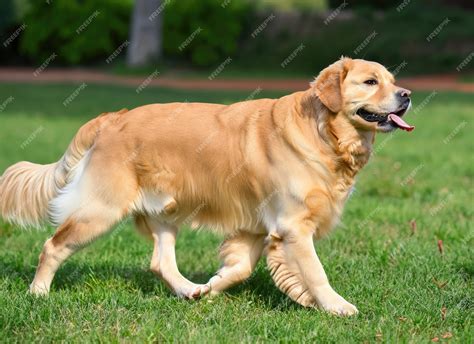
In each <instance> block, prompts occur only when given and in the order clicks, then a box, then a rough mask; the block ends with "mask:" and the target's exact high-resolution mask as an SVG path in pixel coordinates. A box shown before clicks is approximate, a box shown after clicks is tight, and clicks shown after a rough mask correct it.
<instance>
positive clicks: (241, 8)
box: [163, 0, 253, 66]
mask: <svg viewBox="0 0 474 344" xmlns="http://www.w3.org/2000/svg"><path fill="white" fill-rule="evenodd" d="M252 12H253V11H252V10H251V5H250V2H248V1H245V0H240V1H234V0H230V1H229V0H227V1H225V0H186V1H176V0H175V1H171V2H169V4H168V5H167V6H166V8H165V10H164V11H163V17H164V18H163V21H164V25H163V49H164V52H165V56H167V57H172V58H176V59H181V60H190V61H191V62H192V63H193V64H195V65H198V66H209V65H212V64H215V63H218V62H222V60H223V59H225V58H226V57H228V56H231V55H232V54H233V53H234V52H235V51H236V49H237V47H238V44H237V43H238V39H239V37H240V34H241V32H242V30H243V28H244V26H245V22H246V21H247V20H248V19H249V18H251V13H252Z"/></svg>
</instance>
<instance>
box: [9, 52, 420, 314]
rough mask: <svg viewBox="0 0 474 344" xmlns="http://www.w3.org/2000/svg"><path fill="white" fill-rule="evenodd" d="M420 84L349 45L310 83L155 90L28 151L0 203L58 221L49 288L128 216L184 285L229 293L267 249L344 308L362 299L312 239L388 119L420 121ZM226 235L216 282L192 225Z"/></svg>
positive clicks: (155, 267)
mask: <svg viewBox="0 0 474 344" xmlns="http://www.w3.org/2000/svg"><path fill="white" fill-rule="evenodd" d="M409 96H410V91H408V90H406V89H403V88H400V87H397V86H395V84H394V77H393V76H392V74H391V73H390V72H388V71H387V70H386V69H385V68H384V67H383V66H382V65H380V64H378V63H375V62H369V61H364V60H355V59H350V58H341V59H340V60H339V61H337V62H335V63H333V64H332V65H330V66H329V67H327V68H326V69H324V70H323V71H322V72H321V73H320V74H319V76H318V77H317V78H316V80H315V81H314V82H313V83H312V84H311V86H310V88H309V89H307V90H306V91H302V92H296V93H293V94H290V95H288V96H285V97H282V98H279V99H259V100H251V101H245V102H240V103H236V104H231V105H220V104H204V103H171V104H152V105H146V106H142V107H138V108H136V109H133V110H131V111H127V110H122V111H119V112H117V113H106V114H102V115H101V116H99V117H97V118H95V119H93V120H91V121H90V122H88V123H87V124H85V125H84V126H83V127H82V128H81V129H80V130H79V132H78V133H77V134H76V136H75V137H74V139H73V141H72V143H71V144H70V146H69V148H68V149H67V151H66V153H65V154H64V156H63V157H62V158H61V159H60V160H59V161H58V162H56V163H53V164H49V165H38V164H33V163H29V162H20V163H17V164H15V165H13V166H11V167H10V168H8V169H7V170H6V172H5V173H4V174H3V176H2V177H1V180H0V197H1V200H0V212H1V215H2V217H3V218H4V219H6V220H8V221H11V222H14V223H17V224H19V225H21V226H30V225H33V226H38V225H40V224H41V223H43V222H44V221H49V222H50V223H52V224H55V225H56V226H58V227H57V230H56V232H55V234H54V235H53V236H52V237H51V238H50V239H48V240H47V241H46V243H45V244H44V248H43V251H42V253H41V255H40V257H39V264H38V268H37V271H36V275H35V277H34V280H33V282H32V283H31V286H30V292H31V293H32V294H35V295H41V294H47V293H48V292H49V289H50V285H51V282H52V280H53V277H54V274H55V272H56V271H57V269H58V268H59V266H60V265H61V263H63V262H64V261H65V260H66V259H67V258H68V257H69V256H71V255H72V254H73V253H74V252H76V251H77V250H78V249H79V248H81V247H83V246H85V245H87V244H89V243H90V242H92V241H93V240H94V239H96V238H97V237H99V236H101V235H102V234H104V233H106V232H108V231H109V230H111V229H112V228H113V226H114V225H115V224H116V223H118V222H119V221H121V220H122V219H124V218H125V217H127V216H132V217H134V218H135V222H136V225H137V227H138V229H139V230H140V231H141V232H144V233H147V234H148V235H149V236H150V237H151V238H152V239H153V240H154V251H153V256H152V259H151V270H152V271H153V272H155V273H156V274H157V275H158V276H159V277H160V278H162V279H163V281H164V282H165V283H166V284H167V285H168V286H169V287H170V288H171V289H172V291H173V292H174V293H176V294H177V295H179V296H181V297H186V298H189V299H194V298H198V297H201V296H203V295H206V294H210V295H213V294H217V293H219V292H221V291H223V290H225V289H227V288H229V287H230V286H232V285H234V284H236V283H239V282H241V281H243V280H245V279H246V278H248V277H249V276H250V274H251V273H252V271H253V269H254V268H255V265H256V264H257V261H258V260H259V258H260V256H261V255H262V253H263V254H265V255H266V257H267V264H268V267H269V270H270V273H271V276H272V278H273V280H274V281H275V284H276V285H277V287H278V288H280V289H281V290H282V291H283V292H284V293H286V294H287V295H288V296H289V297H290V298H292V299H293V300H294V301H296V302H298V303H299V304H302V305H304V306H311V307H319V308H321V309H324V310H326V311H328V312H331V313H335V314H338V315H352V314H355V313H357V308H356V307H355V306H353V305H352V304H350V303H349V302H347V301H346V300H345V299H344V298H343V297H342V296H340V295H339V294H338V293H336V291H334V289H333V288H332V287H331V285H330V284H329V281H328V278H327V276H326V273H325V272H324V269H323V266H322V264H321V262H320V261H319V258H318V256H317V254H316V251H315V248H314V245H313V240H314V239H317V238H319V237H321V236H323V235H325V234H326V233H328V232H329V231H330V230H331V228H333V227H334V226H335V225H336V224H337V223H338V220H339V218H340V216H341V213H342V210H343V207H344V203H345V202H346V200H347V198H348V196H349V194H350V192H351V189H352V187H353V185H354V182H355V176H356V174H357V173H358V172H359V171H360V169H361V168H362V167H363V166H364V165H365V164H366V163H367V161H368V159H369V156H370V154H371V148H372V144H373V142H374V136H375V134H376V133H377V132H390V131H392V130H395V129H396V128H401V129H404V130H407V131H410V130H412V129H413V128H414V127H412V126H410V125H409V124H407V123H406V122H405V121H404V120H403V119H402V116H403V115H404V114H405V112H406V111H407V110H408V108H409V106H410V98H409ZM184 224H189V225H190V226H191V227H200V226H204V227H205V228H209V229H211V230H213V231H216V232H219V233H222V234H224V235H225V237H226V239H225V241H224V243H223V244H222V247H221V250H220V257H221V260H222V266H221V268H220V269H219V271H218V272H217V273H216V274H215V275H214V276H213V277H212V278H211V279H210V280H209V282H208V283H206V284H203V285H199V284H194V283H192V282H191V281H189V280H187V279H186V278H185V277H183V276H182V275H181V273H180V272H179V270H178V267H177V264H176V258H175V241H176V235H177V233H178V229H179V228H180V226H181V225H184Z"/></svg>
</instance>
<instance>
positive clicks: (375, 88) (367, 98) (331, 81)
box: [312, 58, 414, 132]
mask: <svg viewBox="0 0 474 344" xmlns="http://www.w3.org/2000/svg"><path fill="white" fill-rule="evenodd" d="M312 87H313V88H314V89H315V93H316V95H317V96H318V98H319V99H320V100H321V102H322V103H323V104H324V105H325V106H326V107H327V108H328V109H329V110H330V111H331V112H333V113H337V114H339V113H342V114H343V115H344V116H347V118H348V119H349V121H350V122H351V123H352V125H354V127H356V128H357V129H359V130H372V131H373V130H376V131H380V132H390V131H392V130H395V129H396V128H401V129H403V130H407V131H411V130H413V129H414V127H413V126H411V125H409V124H407V123H406V122H405V121H404V120H403V119H402V116H403V115H404V114H405V112H406V111H407V110H408V109H409V107H410V105H411V101H410V93H411V92H410V91H409V90H407V89H404V88H401V87H398V86H396V85H395V79H394V77H393V75H392V74H391V73H390V72H389V71H387V69H385V67H384V66H382V65H381V64H379V63H376V62H371V61H365V60H359V59H357V60H356V59H354V60H353V59H350V58H341V59H340V60H339V61H337V62H335V63H333V64H332V65H330V66H329V67H327V68H326V69H324V70H323V71H322V72H321V73H320V74H319V76H318V77H317V78H316V80H315V81H314V83H313V84H312Z"/></svg>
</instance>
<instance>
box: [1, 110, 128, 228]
mask: <svg viewBox="0 0 474 344" xmlns="http://www.w3.org/2000/svg"><path fill="white" fill-rule="evenodd" d="M127 111H128V110H126V109H122V110H120V111H119V112H109V113H103V114H102V115H100V116H98V117H96V118H95V119H93V120H91V121H89V122H87V123H86V124H84V125H83V126H82V127H81V128H80V129H79V131H78V132H77V134H76V136H75V137H74V139H73V140H72V142H71V144H70V145H69V147H68V149H67V150H66V153H64V155H63V156H62V158H61V159H60V160H59V161H58V162H55V163H52V164H48V165H40V164H34V163H31V162H27V161H22V162H19V163H17V164H15V165H12V166H10V167H9V168H8V169H7V170H6V171H5V173H4V174H3V175H2V176H1V177H0V215H1V217H3V218H4V219H5V220H7V221H9V222H12V223H15V224H18V225H20V226H24V227H26V226H34V227H39V226H40V225H41V224H42V223H44V222H45V221H47V220H48V219H49V216H48V204H49V201H51V200H52V199H53V198H54V197H56V196H57V195H58V192H59V191H60V190H61V189H62V188H63V187H64V186H66V185H67V184H68V183H69V182H70V181H71V180H72V177H73V176H74V170H75V168H76V166H77V165H78V163H79V161H80V160H81V159H82V158H83V157H84V155H85V154H86V152H87V151H88V150H89V149H90V148H91V147H92V145H93V144H94V141H95V139H96V137H97V135H98V133H99V132H100V130H101V128H103V126H104V125H105V124H106V123H107V122H108V121H109V120H111V119H113V118H114V116H117V115H121V114H122V113H124V112H127Z"/></svg>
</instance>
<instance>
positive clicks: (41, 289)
mask: <svg viewBox="0 0 474 344" xmlns="http://www.w3.org/2000/svg"><path fill="white" fill-rule="evenodd" d="M117 220H119V218H111V217H107V216H104V215H102V216H97V215H96V216H93V217H88V218H75V217H74V216H71V217H70V218H69V219H68V220H67V221H66V222H65V223H63V224H62V225H61V226H59V227H58V229H57V231H56V233H55V234H54V235H53V236H52V237H51V238H50V239H48V240H47V241H46V243H45V244H44V247H43V251H42V253H41V255H40V257H39V264H38V267H37V269H36V274H35V278H34V280H33V282H32V283H31V285H30V292H31V293H32V294H35V295H43V294H47V293H48V292H49V289H50V286H51V282H52V280H53V278H54V275H55V273H56V271H57V270H58V268H59V266H60V265H61V263H63V262H64V261H65V260H66V259H67V258H68V257H70V256H71V255H72V254H73V253H74V252H76V251H77V250H78V249H80V248H81V247H84V246H86V245H87V244H89V243H91V242H92V241H94V239H96V238H97V237H99V236H100V235H102V234H104V233H106V232H107V231H108V230H109V229H111V228H112V226H113V224H114V223H115V222H116V221H117Z"/></svg>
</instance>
